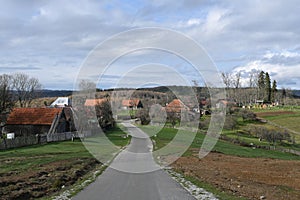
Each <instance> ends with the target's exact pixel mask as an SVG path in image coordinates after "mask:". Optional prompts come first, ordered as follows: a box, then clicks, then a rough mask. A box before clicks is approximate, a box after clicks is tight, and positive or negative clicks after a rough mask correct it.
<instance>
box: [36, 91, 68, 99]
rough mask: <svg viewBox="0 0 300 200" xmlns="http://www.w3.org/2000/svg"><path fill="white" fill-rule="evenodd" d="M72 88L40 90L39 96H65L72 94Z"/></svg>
mask: <svg viewBox="0 0 300 200" xmlns="http://www.w3.org/2000/svg"><path fill="white" fill-rule="evenodd" d="M72 93H73V91H72V90H41V91H40V93H39V97H41V98H43V97H65V96H70V95H72Z"/></svg>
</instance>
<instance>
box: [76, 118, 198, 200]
mask: <svg viewBox="0 0 300 200" xmlns="http://www.w3.org/2000/svg"><path fill="white" fill-rule="evenodd" d="M123 125H124V126H125V127H127V129H128V131H129V134H130V135H131V136H132V140H131V143H130V145H129V146H128V147H127V148H126V149H125V150H124V151H123V152H121V153H120V154H119V155H118V156H117V157H116V158H115V159H114V161H113V162H112V163H111V165H110V166H109V167H108V168H107V169H106V170H105V171H104V172H103V174H101V175H100V176H99V177H98V178H97V180H96V181H95V182H94V183H92V184H90V185H89V186H88V187H86V188H85V189H84V190H83V191H81V192H80V193H79V194H78V195H77V196H75V197H74V198H73V199H74V200H83V199H87V200H93V199H100V200H119V199H120V200H159V199H164V200H167V199H168V200H189V199H191V200H195V198H194V197H193V196H192V195H191V194H190V193H188V192H187V191H186V190H185V189H184V188H182V186H181V185H180V184H179V183H177V182H176V181H175V180H173V179H172V178H171V177H170V175H169V174H168V173H166V172H165V171H164V170H162V169H160V167H159V166H158V165H157V164H156V163H155V162H154V160H153V157H152V153H151V152H152V148H153V146H152V142H151V140H150V139H149V137H148V135H147V134H146V133H144V132H143V131H141V130H140V129H139V128H137V127H135V126H133V125H131V124H130V123H124V124H123Z"/></svg>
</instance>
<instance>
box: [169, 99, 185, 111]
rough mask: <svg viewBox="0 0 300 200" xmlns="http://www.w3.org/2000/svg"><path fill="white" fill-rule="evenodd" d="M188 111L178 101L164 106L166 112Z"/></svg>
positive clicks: (175, 100)
mask: <svg viewBox="0 0 300 200" xmlns="http://www.w3.org/2000/svg"><path fill="white" fill-rule="evenodd" d="M183 109H184V110H189V109H188V107H187V106H186V105H184V103H182V101H181V100H180V99H174V100H173V101H172V102H171V103H169V104H168V105H167V106H166V111H167V112H178V113H179V112H181V110H183Z"/></svg>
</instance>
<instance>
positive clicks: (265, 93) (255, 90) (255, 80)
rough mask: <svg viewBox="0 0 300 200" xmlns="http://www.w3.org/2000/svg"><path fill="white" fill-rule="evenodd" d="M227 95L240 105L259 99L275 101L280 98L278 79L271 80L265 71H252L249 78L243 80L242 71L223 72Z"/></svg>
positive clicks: (269, 101)
mask: <svg viewBox="0 0 300 200" xmlns="http://www.w3.org/2000/svg"><path fill="white" fill-rule="evenodd" d="M221 76H222V79H223V83H224V85H225V88H226V92H227V97H228V98H229V99H233V100H235V101H236V102H237V103H238V104H240V105H246V104H251V103H255V102H256V101H257V100H261V101H263V102H268V103H274V102H278V101H279V100H280V98H281V97H280V95H281V94H279V93H278V89H277V81H276V80H273V81H272V80H271V77H270V74H269V73H268V72H264V71H252V72H250V73H249V76H248V79H247V80H242V73H241V72H237V73H234V74H232V73H226V72H223V73H222V74H221Z"/></svg>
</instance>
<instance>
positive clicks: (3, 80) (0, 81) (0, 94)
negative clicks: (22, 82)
mask: <svg viewBox="0 0 300 200" xmlns="http://www.w3.org/2000/svg"><path fill="white" fill-rule="evenodd" d="M11 82H12V77H11V76H10V75H7V74H3V75H0V114H2V113H6V112H8V111H9V109H11V108H12V106H13V99H12V94H11Z"/></svg>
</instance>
